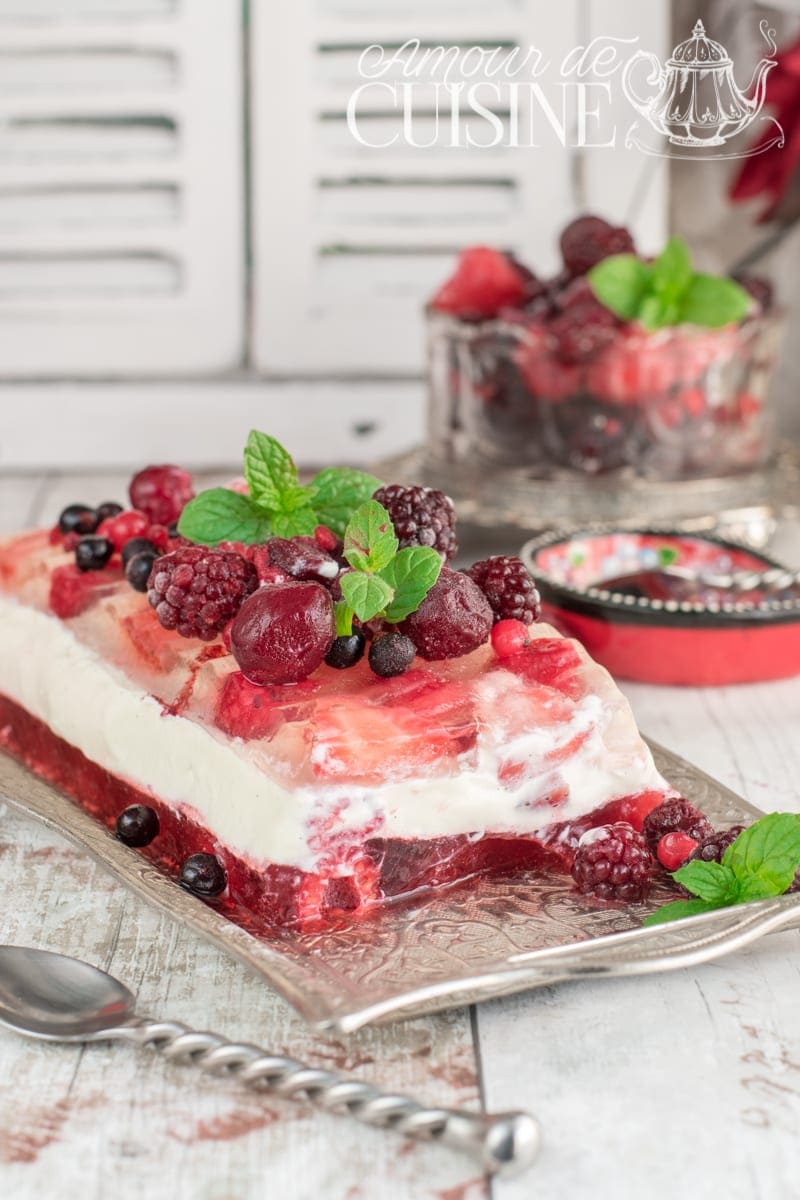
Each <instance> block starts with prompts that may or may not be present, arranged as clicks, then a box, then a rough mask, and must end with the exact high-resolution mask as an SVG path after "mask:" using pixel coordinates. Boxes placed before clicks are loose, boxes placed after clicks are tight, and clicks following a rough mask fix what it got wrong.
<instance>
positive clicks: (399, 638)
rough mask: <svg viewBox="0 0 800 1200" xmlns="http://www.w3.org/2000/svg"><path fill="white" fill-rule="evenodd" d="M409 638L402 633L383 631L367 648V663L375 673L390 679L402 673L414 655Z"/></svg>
mask: <svg viewBox="0 0 800 1200" xmlns="http://www.w3.org/2000/svg"><path fill="white" fill-rule="evenodd" d="M416 653H417V650H416V647H415V645H414V643H413V642H412V641H411V638H408V637H405V636H404V635H403V634H402V633H384V634H382V635H381V636H380V637H379V638H376V639H375V640H374V642H373V643H372V645H371V646H370V648H369V665H370V667H371V668H372V670H373V671H374V673H375V674H376V675H380V676H381V678H383V679H392V678H394V676H395V675H404V674H405V672H406V671H407V670H408V668H409V667H410V666H411V664H412V663H413V661H414V659H415V657H416Z"/></svg>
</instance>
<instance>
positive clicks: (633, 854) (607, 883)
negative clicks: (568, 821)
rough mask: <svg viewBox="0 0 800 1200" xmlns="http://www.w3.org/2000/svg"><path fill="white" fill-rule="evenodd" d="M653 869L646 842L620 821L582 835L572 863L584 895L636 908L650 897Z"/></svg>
mask: <svg viewBox="0 0 800 1200" xmlns="http://www.w3.org/2000/svg"><path fill="white" fill-rule="evenodd" d="M652 869H653V860H652V858H651V857H650V853H649V851H648V849H647V846H646V845H645V841H644V838H643V837H642V836H641V834H639V833H637V832H636V830H635V829H634V828H633V826H632V825H628V824H627V823H626V822H625V821H618V822H617V823H616V824H614V825H601V826H600V827H599V828H598V829H590V830H589V831H588V833H585V834H584V835H583V837H582V838H581V840H580V842H579V843H578V849H577V850H576V851H575V858H574V859H573V862H572V878H573V879H574V880H575V883H576V884H577V887H578V891H579V892H583V893H584V894H585V895H588V896H596V897H597V899H598V900H622V901H624V902H625V903H626V904H636V903H641V901H642V900H644V899H645V898H646V896H647V893H648V891H649V889H650V880H651V877H652Z"/></svg>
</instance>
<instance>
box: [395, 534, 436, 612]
mask: <svg viewBox="0 0 800 1200" xmlns="http://www.w3.org/2000/svg"><path fill="white" fill-rule="evenodd" d="M441 569H442V558H441V555H440V554H439V553H438V552H437V551H436V550H434V549H433V548H432V547H431V546H406V548H405V549H404V550H400V551H399V552H398V553H397V554H396V555H395V557H394V558H393V559H392V561H391V562H390V563H389V564H388V566H386V567H385V568H384V570H383V571H382V572H381V574H382V575H383V578H384V579H385V580H386V582H387V583H388V584H389V585H390V587H391V588H392V591H393V592H394V596H393V598H392V601H391V603H390V604H389V605H387V608H386V613H385V616H386V620H387V621H391V623H392V624H393V625H396V624H397V623H398V622H400V621H404V620H405V619H406V617H408V616H410V615H411V613H413V612H416V611H417V609H418V608H419V606H420V604H421V603H422V601H423V600H424V599H425V597H426V596H427V594H428V592H429V591H430V590H431V588H432V587H433V585H434V584H435V583H436V580H437V579H438V578H439V574H440V572H441Z"/></svg>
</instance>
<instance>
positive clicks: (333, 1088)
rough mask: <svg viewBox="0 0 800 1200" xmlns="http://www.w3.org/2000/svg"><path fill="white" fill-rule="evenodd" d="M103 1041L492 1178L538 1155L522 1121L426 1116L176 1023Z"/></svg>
mask: <svg viewBox="0 0 800 1200" xmlns="http://www.w3.org/2000/svg"><path fill="white" fill-rule="evenodd" d="M101 1036H105V1037H108V1036H111V1037H119V1038H124V1039H125V1040H126V1041H132V1042H134V1043H135V1044H137V1045H140V1046H146V1045H151V1046H154V1047H155V1048H156V1049H157V1050H160V1051H161V1053H162V1054H163V1055H164V1056H165V1057H166V1058H168V1059H170V1061H171V1062H181V1063H193V1064H194V1065H195V1066H198V1067H200V1069H201V1070H203V1071H208V1072H209V1073H212V1074H214V1073H216V1074H223V1073H225V1074H229V1075H235V1076H236V1078H237V1079H240V1080H241V1081H242V1083H246V1084H249V1085H251V1086H254V1087H258V1088H260V1089H261V1090H263V1091H267V1092H270V1093H273V1094H275V1095H277V1096H283V1097H285V1098H287V1099H290V1100H295V1099H301V1100H308V1101H310V1102H311V1103H312V1104H314V1105H316V1106H317V1108H322V1109H324V1110H325V1111H326V1112H333V1113H340V1114H342V1115H344V1116H351V1117H355V1119H356V1120H357V1121H363V1122H364V1124H366V1125H377V1126H379V1127H380V1128H382V1129H394V1130H396V1131H397V1132H398V1133H402V1134H403V1135H404V1136H405V1137H410V1138H416V1139H417V1140H419V1141H437V1142H443V1143H444V1144H445V1145H447V1146H453V1147H455V1148H456V1149H459V1150H464V1151H466V1152H467V1153H468V1154H471V1155H472V1157H473V1158H475V1159H477V1161H478V1162H479V1163H480V1165H481V1167H482V1168H483V1170H484V1171H486V1172H488V1173H489V1174H492V1175H494V1174H503V1175H512V1174H515V1173H516V1172H518V1171H521V1170H523V1169H524V1168H525V1167H527V1166H529V1165H530V1164H531V1163H532V1162H533V1160H534V1158H535V1157H536V1154H537V1152H538V1149H539V1128H538V1125H537V1124H536V1122H535V1121H534V1119H533V1117H531V1116H530V1115H529V1114H528V1113H525V1112H505V1113H496V1114H494V1115H491V1114H487V1115H486V1116H483V1115H481V1114H474V1113H469V1112H465V1111H461V1110H458V1109H451V1108H426V1107H425V1106H424V1105H422V1104H420V1103H419V1102H418V1101H416V1100H412V1099H411V1098H410V1097H409V1096H396V1095H392V1094H390V1093H387V1092H382V1091H381V1090H380V1089H379V1088H377V1087H374V1086H373V1085H372V1084H370V1083H364V1082H362V1081H360V1080H357V1079H348V1078H347V1077H346V1076H344V1075H339V1074H338V1073H337V1072H335V1071H326V1070H318V1069H315V1068H313V1067H307V1066H304V1065H303V1063H299V1062H297V1061H296V1060H295V1059H293V1058H284V1057H282V1056H281V1055H277V1054H267V1053H265V1051H264V1050H261V1049H260V1048H259V1047H258V1046H251V1045H247V1044H246V1043H239V1042H227V1041H225V1039H224V1038H221V1037H218V1036H217V1034H214V1033H206V1032H195V1031H193V1030H191V1029H188V1028H187V1027H186V1026H185V1025H181V1024H180V1023H178V1022H173V1021H143V1020H141V1021H140V1020H136V1021H134V1022H132V1023H131V1024H129V1025H123V1026H120V1027H118V1028H117V1029H115V1030H110V1031H108V1033H106V1034H105V1035H101Z"/></svg>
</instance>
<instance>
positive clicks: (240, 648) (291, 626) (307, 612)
mask: <svg viewBox="0 0 800 1200" xmlns="http://www.w3.org/2000/svg"><path fill="white" fill-rule="evenodd" d="M335 635H336V626H335V622H334V619H333V601H332V600H331V597H330V593H329V592H328V591H326V589H325V588H324V587H322V585H321V584H319V583H314V582H313V581H308V582H302V581H300V580H292V581H291V582H289V583H274V584H269V585H267V586H266V587H262V588H259V590H258V591H257V592H255V593H254V594H253V595H252V596H249V597H248V598H247V599H246V600H245V602H244V603H243V604H242V606H241V608H240V610H239V614H238V616H237V617H236V620H235V621H234V623H233V626H232V628H231V652H232V654H233V657H234V658H235V659H236V661H237V663H238V664H239V667H240V669H241V671H242V674H243V675H244V676H245V678H246V679H249V680H250V682H251V683H258V684H267V683H297V682H298V681H299V680H301V679H306V678H308V676H309V675H310V674H311V673H312V671H316V669H317V667H319V666H320V665H321V663H322V662H323V660H324V658H325V655H326V654H327V653H328V651H329V650H330V648H331V645H332V643H333V639H334V637H335Z"/></svg>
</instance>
